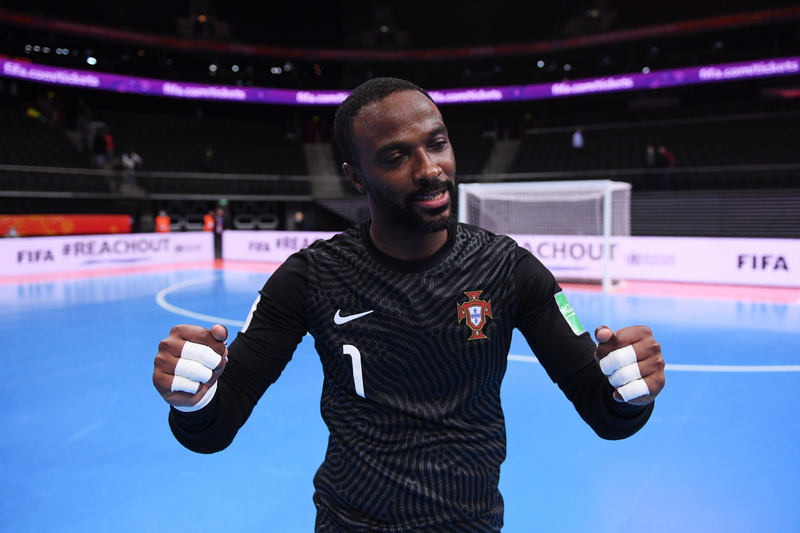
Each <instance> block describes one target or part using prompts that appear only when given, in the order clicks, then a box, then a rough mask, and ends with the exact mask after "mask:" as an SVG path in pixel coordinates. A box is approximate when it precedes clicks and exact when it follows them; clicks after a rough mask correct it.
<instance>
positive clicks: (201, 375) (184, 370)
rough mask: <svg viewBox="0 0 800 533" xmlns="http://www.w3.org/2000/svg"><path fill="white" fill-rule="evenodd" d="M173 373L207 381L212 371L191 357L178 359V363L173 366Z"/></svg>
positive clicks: (193, 379) (194, 379) (203, 381)
mask: <svg viewBox="0 0 800 533" xmlns="http://www.w3.org/2000/svg"><path fill="white" fill-rule="evenodd" d="M175 375H176V376H183V377H185V378H188V379H190V380H192V381H200V382H202V383H208V380H209V379H211V376H212V375H213V372H212V371H211V369H210V368H206V367H205V366H203V365H201V364H200V363H198V362H197V361H192V360H191V359H178V364H177V365H176V366H175Z"/></svg>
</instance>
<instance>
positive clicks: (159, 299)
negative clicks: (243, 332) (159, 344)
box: [156, 274, 244, 328]
mask: <svg viewBox="0 0 800 533" xmlns="http://www.w3.org/2000/svg"><path fill="white" fill-rule="evenodd" d="M218 277H219V276H218V275H217V274H214V275H213V276H204V277H202V278H194V279H187V280H186V281H181V282H179V283H175V284H173V285H170V286H169V287H167V288H164V289H161V290H160V291H158V294H156V303H157V304H158V305H159V307H161V308H162V309H166V310H167V311H169V312H170V313H175V314H176V315H182V316H187V317H189V318H195V319H197V320H204V321H206V322H211V323H213V324H224V325H226V326H237V327H240V328H241V327H243V326H244V321H243V320H232V319H230V318H220V317H217V316H211V315H204V314H202V313H195V312H194V311H189V310H187V309H181V308H180V307H177V306H174V305H172V304H171V303H169V302H167V299H166V296H167V294H170V293H172V292H175V291H177V290H179V289H183V288H184V287H189V286H191V285H199V284H201V283H207V282H209V281H214V280H216V279H217V278H218Z"/></svg>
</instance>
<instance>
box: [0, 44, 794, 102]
mask: <svg viewBox="0 0 800 533" xmlns="http://www.w3.org/2000/svg"><path fill="white" fill-rule="evenodd" d="M797 74H800V56H796V57H784V58H776V59H764V60H758V61H743V62H739V63H725V64H719V65H707V66H704V67H687V68H679V69H670V70H659V71H651V72H648V73H646V74H645V73H643V72H639V73H632V74H622V75H617V76H606V77H600V78H587V79H578V80H572V81H562V82H557V83H538V84H534V85H514V86H506V87H484V88H480V89H441V90H431V91H429V92H430V95H431V98H433V100H434V101H435V102H436V103H437V104H439V105H442V104H466V103H480V102H513V101H524V100H540V99H547V98H560V97H564V96H578V95H585V94H602V93H611V92H618V91H631V90H642V89H662V88H665V87H675V86H680V85H695V84H700V83H711V82H722V81H735V80H746V79H755V78H768V77H772V76H789V75H797ZM0 75H2V76H5V77H7V78H16V79H20V80H27V81H33V82H39V83H47V84H52V85H65V86H70V87H84V88H88V89H100V90H105V91H115V92H120V93H133V94H144V95H151V96H166V97H172V98H183V99H190V100H218V101H230V102H249V103H257V104H284V105H339V104H340V103H342V101H343V100H344V99H345V98H346V97H347V95H348V94H349V93H348V92H347V91H294V90H287V89H269V88H263V87H238V86H225V85H208V84H200V83H182V82H175V81H164V80H156V79H151V78H138V77H133V76H121V75H118V74H107V73H103V72H95V71H89V70H73V69H64V68H57V67H51V66H46V65H37V64H34V63H29V62H24V61H17V60H11V59H0Z"/></svg>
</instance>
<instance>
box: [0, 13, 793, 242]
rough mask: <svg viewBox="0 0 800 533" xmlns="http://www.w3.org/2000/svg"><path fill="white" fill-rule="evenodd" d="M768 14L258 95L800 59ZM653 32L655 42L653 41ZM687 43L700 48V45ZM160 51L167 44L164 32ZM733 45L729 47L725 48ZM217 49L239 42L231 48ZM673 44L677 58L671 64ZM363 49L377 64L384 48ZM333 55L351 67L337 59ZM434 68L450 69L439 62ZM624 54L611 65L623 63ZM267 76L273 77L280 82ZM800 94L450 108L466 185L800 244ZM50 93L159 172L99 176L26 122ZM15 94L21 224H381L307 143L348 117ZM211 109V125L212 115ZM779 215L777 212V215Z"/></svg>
mask: <svg viewBox="0 0 800 533" xmlns="http://www.w3.org/2000/svg"><path fill="white" fill-rule="evenodd" d="M765 7H767V6H765ZM701 11H702V10H701ZM765 13H766V12H753V13H751V14H750V15H749V16H740V17H738V18H737V17H733V18H730V19H725V18H723V19H719V20H717V19H708V20H707V21H705V22H703V21H700V22H703V23H702V24H698V23H697V22H698V21H694V22H693V21H686V23H685V24H684V23H681V24H677V25H663V26H658V27H651V26H648V22H647V21H646V20H644V19H643V18H638V19H637V18H636V17H633V18H631V17H628V18H627V19H626V20H627V22H626V24H630V26H629V27H628V28H627V29H624V31H618V32H616V33H615V32H611V33H608V34H601V35H592V36H591V38H588V37H587V39H586V40H582V38H578V37H576V38H571V39H566V40H564V39H561V40H555V41H550V42H546V43H538V44H536V43H533V44H531V45H525V46H523V45H520V46H517V47H516V48H514V49H513V50H514V51H512V52H508V51H507V49H506V48H503V47H500V46H498V47H487V48H485V49H478V48H476V49H464V50H461V51H458V50H456V51H455V52H452V53H453V54H455V55H454V56H453V57H448V56H447V54H448V53H450V52H447V51H444V52H442V51H427V52H426V51H414V50H411V51H408V52H407V53H405V55H404V54H403V53H400V54H399V55H397V57H401V56H402V57H401V59H397V60H389V61H375V60H373V62H372V63H370V64H369V68H368V69H367V68H365V67H364V63H363V61H364V59H363V58H362V59H358V57H356V55H353V53H348V54H349V55H348V54H341V58H340V59H338V60H336V61H333V63H331V62H328V63H327V64H326V66H325V69H326V70H325V71H326V73H328V72H330V71H331V70H332V71H333V72H335V73H336V75H335V76H333V77H327V76H326V77H319V78H316V77H312V78H308V77H306V78H304V77H303V75H300V74H298V72H301V71H303V69H304V68H305V69H306V70H310V69H311V66H312V65H313V64H316V63H314V62H315V61H317V60H315V59H314V58H313V57H311V56H310V55H309V56H308V58H307V59H298V60H296V61H295V66H294V68H293V70H292V76H293V77H288V78H277V77H272V78H263V77H262V78H260V80H261V81H260V82H259V81H258V80H259V79H258V78H257V77H254V79H256V83H269V80H276V82H275V83H279V84H280V86H284V87H295V88H299V87H304V88H306V87H317V88H320V87H321V88H341V87H343V86H345V87H352V86H354V85H357V84H358V83H360V82H361V81H364V80H365V79H366V78H368V77H370V76H375V75H400V76H404V77H408V78H410V79H413V80H415V81H418V82H419V83H421V84H422V85H423V86H425V87H426V88H428V89H430V88H435V87H438V86H444V87H448V86H466V87H481V86H485V85H490V84H493V83H494V84H499V83H509V84H513V83H527V82H534V81H537V82H538V81H547V80H554V81H558V80H559V79H560V78H561V77H563V76H564V75H565V74H564V72H562V69H561V65H562V64H563V63H564V62H565V61H571V62H572V63H573V64H574V65H575V70H578V69H580V68H585V69H586V72H587V73H588V74H581V75H606V74H608V73H615V72H616V73H624V72H630V71H631V70H632V69H636V68H641V67H640V66H637V65H641V64H644V63H643V62H645V61H646V62H647V64H651V65H653V66H654V68H658V67H659V66H661V67H673V66H684V65H686V64H692V63H693V62H694V64H697V63H699V64H703V63H713V62H714V61H716V62H719V61H723V60H736V59H741V58H743V57H749V56H746V55H744V56H743V55H742V54H743V53H745V52H743V50H747V52H746V53H748V54H770V53H773V54H776V55H780V54H783V55H790V54H793V53H796V52H797V53H800V52H798V50H797V42H796V41H797V40H796V39H794V37H793V35H794V33H793V31H794V30H793V28H794V26H793V21H795V20H796V18H797V17H798V16H799V15H798V13H800V11H798V10H796V9H795V10H792V9H782V10H781V9H775V10H772V11H769V13H768V14H767V15H765ZM705 14H706V13H704V12H703V13H701V12H698V15H705ZM0 18H2V17H0ZM8 20H10V19H7V18H6V19H2V20H0V30H2V31H3V32H5V33H6V34H8V35H9V36H17V37H19V38H18V39H16V40H15V39H12V38H10V37H9V39H7V41H8V42H9V43H12V42H16V43H17V45H18V47H21V46H22V44H20V43H21V42H22V41H21V40H20V39H22V37H20V36H21V35H25V38H26V39H28V38H31V39H36V38H38V37H37V35H38V36H41V37H42V38H43V39H44V38H48V39H53V38H54V37H53V34H52V33H50V31H49V30H48V29H47V27H48V26H47V25H46V24H40V23H39V22H41V21H39V22H37V19H32V22H31V23H30V24H31V25H30V26H28V27H26V28H23V30H15V29H13V28H12V25H13V24H17V23H18V22H14V23H13V24H12V25H6V26H4V25H3V24H7V23H8ZM15 20H18V19H15ZM637 25H638V26H637ZM67 26H68V25H62V26H61V27H62V28H65V27H67ZM37 28H38V29H37ZM698 28H699V29H698ZM90 29H91V28H90ZM59 31H66V32H67V33H69V31H68V30H63V29H62V30H59ZM15 32H16V33H15ZM20 32H27V33H20ZM647 32H652V37H649V36H647ZM89 33H90V34H87V35H77V34H72V35H71V36H70V39H71V40H72V42H73V43H77V44H75V45H74V46H81V47H85V46H89V45H91V46H93V47H95V48H97V49H101V50H100V51H101V52H102V53H105V54H106V55H107V56H109V57H111V56H115V57H116V58H117V59H116V63H113V62H112V63H113V65H114V66H113V67H111V68H112V69H116V70H118V71H122V72H126V73H131V74H135V75H148V74H149V75H151V76H154V77H159V76H160V77H164V76H167V75H169V73H170V72H171V71H170V69H169V68H167V65H168V64H171V63H166V61H167V59H166V58H167V57H168V55H169V57H175V58H177V59H176V64H177V63H179V62H181V64H182V65H183V66H182V67H181V69H182V70H177V71H175V72H176V73H179V74H176V75H179V78H181V79H185V78H186V77H187V76H190V75H191V68H190V67H191V64H200V63H203V64H206V63H207V62H208V61H207V57H209V56H208V52H206V51H205V50H207V49H208V47H209V46H210V44H209V43H208V42H205V41H186V40H184V41H181V42H180V43H179V46H178V45H174V43H173V44H170V43H172V41H170V40H169V39H167V40H166V41H164V42H165V43H166V44H164V45H163V46H162V47H161V48H159V46H155V50H151V49H150V48H148V49H147V56H146V59H148V61H149V63H148V62H147V61H142V62H138V63H137V62H135V61H133V60H125V61H127V63H125V61H123V63H124V64H123V63H120V61H119V59H118V58H119V57H123V58H124V57H127V55H128V54H129V52H130V50H128V48H130V46H128V45H127V44H121V43H120V42H119V41H117V40H115V39H109V38H107V37H103V35H108V33H105V34H104V33H103V32H102V31H99V30H98V31H97V32H95V34H94V35H91V32H89ZM687 34H692V35H694V37H692V39H687V38H686V35H687ZM604 35H605V36H604ZM770 35H774V36H775V38H774V39H773V40H772V41H771V44H770V46H771V48H770V47H767V46H766V45H764V46H761V45H758V46H755V45H752V43H753V41H754V40H756V41H759V42H761V41H764V42H766V40H765V39H766V38H767V36H770ZM124 39H127V40H128V42H129V44H130V42H132V43H133V44H137V43H136V39H137V37H136V34H135V32H128V33H126V34H125V37H124ZM147 39H149V41H148V42H151V43H152V42H153V40H152V38H151V37H147ZM722 39H724V40H725V42H726V45H725V46H724V47H723V46H721V45H720V46H718V44H717V43H719V42H721V40H722ZM590 41H591V42H590ZM144 43H145V40H144V37H143V40H142V43H141V44H138V46H143V47H144V46H145V44H144ZM587 43H588V44H587ZM592 43H593V44H592ZM211 45H213V46H216V47H217V48H219V49H222V48H220V47H223V45H221V44H220V43H211ZM539 45H542V46H539ZM7 46H8V47H9V48H8V49H7V50H5V52H7V55H9V56H13V54H20V51H19V50H16V49H13V46H12V45H7ZM126 46H127V48H126ZM170 46H172V49H170ZM709 46H710V49H707V48H703V47H709ZM659 47H661V48H662V49H664V50H669V52H668V53H660V54H659V53H658V52H657V51H658V48H659ZM176 48H177V50H176ZM223 48H224V47H223ZM254 50H260V49H257V48H256V49H254ZM531 50H538V51H536V52H531ZM543 50H544V52H542V51H543ZM654 50H656V51H655V52H654ZM296 51H297V50H295V52H296ZM301 52H302V53H303V54H308V53H309V52H308V51H307V50H306V51H301ZM363 52H364V53H365V54H367V55H368V54H369V53H370V52H371V51H370V50H364V51H363ZM378 52H380V51H379V50H378ZM462 52H463V54H462V55H461V56H459V55H458V54H461V53H462ZM0 53H3V52H2V51H0ZM227 53H229V54H231V59H230V60H223V59H224V53H222V54H221V55H218V56H216V59H215V61H216V62H217V63H220V65H223V64H225V63H226V61H227V63H231V62H233V61H237V62H243V61H245V60H247V61H249V60H250V59H247V58H245V57H243V56H241V55H239V56H237V55H236V54H238V53H239V52H236V53H234V52H227ZM259 53H260V52H259ZM265 53H266V52H265ZM325 53H326V54H328V55H329V56H335V51H334V52H331V51H325ZM470 54H473V55H474V56H475V59H472V58H470V57H469V55H470ZM245 55H246V54H245ZM255 55H258V54H257V53H256V54H255ZM429 56H430V57H434V56H436V57H438V59H436V60H427V59H425V58H426V57H429ZM439 56H441V57H439ZM29 57H33V56H29ZM351 57H355V58H356V59H352V60H351V59H349V58H351ZM365 57H366V56H365ZM539 57H542V58H544V59H545V60H546V61H544V63H546V66H545V68H539V66H538V65H537V60H538V59H539ZM608 57H610V58H611V59H609V60H608V61H606V59H607V58H608ZM758 57H761V56H758ZM34 59H35V60H36V61H43V62H49V64H55V62H57V61H58V60H57V59H55V57H54V56H53V55H50V56H47V57H45V56H41V55H40V56H37V57H36V58H34ZM78 59H81V58H78ZM134 59H135V53H134ZM70 60H72V57H70ZM256 60H258V61H262V62H263V65H262V66H266V65H268V64H270V63H269V61H271V59H270V58H269V57H266V56H265V57H262V58H256V59H253V61H256ZM169 61H170V62H171V61H172V60H171V59H170V60H169ZM101 64H104V63H103V58H102V57H101ZM331 64H332V65H333V66H332V67H329V65H331ZM187 65H188V66H187ZM84 67H85V64H84ZM551 67H552V68H551ZM75 68H80V67H75ZM259 68H260V67H259ZM259 68H257V69H256V71H257V72H259V73H260V72H266V71H265V70H264V69H263V68H260V70H259ZM237 70H238V69H237ZM315 70H316V69H315ZM563 70H566V69H563ZM244 71H245V69H242V73H243V72H244ZM582 72H583V71H582ZM216 74H218V75H217V76H216V77H208V76H209V73H208V72H207V73H206V74H205V75H203V76H198V77H197V78H196V79H193V80H191V81H197V82H205V83H211V82H214V83H222V84H231V85H232V84H235V83H239V84H240V85H241V83H242V82H243V79H244V78H239V79H238V80H237V78H236V77H235V76H234V74H233V72H232V71H231V70H230V69H228V68H226V67H224V66H220V69H219V71H218V72H216ZM576 75H577V74H576ZM253 76H256V75H255V74H254V75H253ZM795 82H796V76H794V77H789V78H783V79H777V81H775V80H772V81H768V82H763V83H761V82H758V83H757V82H731V83H727V84H716V85H714V86H713V87H711V86H709V87H705V88H692V87H682V88H676V89H664V90H659V91H647V92H641V91H639V92H633V93H628V94H615V95H611V94H608V95H595V96H576V97H569V98H562V99H558V100H546V101H536V102H527V103H525V102H522V103H514V104H488V103H484V104H463V105H452V106H449V105H448V106H442V111H443V113H444V116H445V120H446V122H447V124H448V127H449V130H450V135H451V139H452V142H453V145H454V146H455V148H456V153H457V158H458V172H459V177H460V179H462V180H463V181H465V182H470V181H497V180H501V181H508V180H517V181H519V180H528V181H543V180H572V179H603V178H610V179H614V180H621V181H628V182H630V183H631V184H632V185H633V199H632V216H633V229H632V231H633V234H634V235H703V236H709V235H717V236H766V235H775V236H794V235H797V234H800V222H799V221H797V216H796V215H795V213H798V212H800V209H798V207H799V206H800V200H798V190H800V187H798V184H799V183H800V160H798V155H797V154H798V152H797V150H796V149H795V148H794V144H795V143H796V141H795V139H796V138H797V133H799V132H798V126H797V124H798V120H797V118H798V117H800V106H798V105H797V103H796V102H797V101H796V100H788V99H787V100H783V99H781V100H767V99H765V98H762V95H763V91H764V90H765V89H770V88H774V87H781V86H789V87H790V86H791V85H792V83H795ZM248 83H249V82H248ZM443 84H449V85H443ZM5 87H6V89H7V88H8V83H7V82H6V85H5ZM50 89H55V90H56V92H57V93H58V94H59V96H61V97H63V98H64V99H65V100H67V101H68V104H69V105H67V120H66V126H67V130H71V129H74V118H71V117H70V116H71V115H73V116H74V112H73V111H74V102H75V101H77V100H78V99H86V100H87V101H88V102H90V103H91V105H92V108H93V110H94V113H95V116H94V119H95V121H96V122H97V123H102V124H103V125H105V126H106V127H108V128H109V129H110V131H111V132H112V134H113V136H114V139H115V143H116V145H117V153H118V154H119V153H121V152H122V150H125V149H129V148H130V149H133V150H135V151H136V152H137V153H139V154H140V155H141V156H142V158H143V159H144V161H145V163H144V167H143V168H142V169H141V170H138V171H137V172H136V188H135V189H133V188H128V189H127V190H121V189H120V187H119V183H120V182H121V180H122V179H123V174H122V172H121V171H120V170H118V169H115V168H112V169H98V168H93V166H92V164H91V160H90V158H89V157H88V155H87V154H84V153H82V152H81V151H80V150H79V149H78V148H77V147H76V146H75V144H74V143H73V142H70V139H69V138H68V135H67V134H66V133H69V131H67V132H65V131H63V130H62V129H61V128H60V126H59V125H53V126H48V125H46V124H43V123H41V122H39V121H37V120H33V119H31V118H29V117H27V116H25V110H26V108H27V107H28V106H31V105H33V104H34V103H35V100H36V99H37V98H40V97H41V95H42V94H43V93H44V92H45V91H47V90H50ZM2 96H3V98H2V99H0V102H2V105H0V118H2V126H0V189H2V190H0V210H2V211H3V212H8V213H17V212H31V213H32V212H39V211H41V210H49V211H51V212H52V211H54V210H55V211H59V210H62V209H66V207H62V206H67V205H69V206H70V209H74V208H75V207H72V206H79V208H80V209H81V210H83V211H84V212H115V213H130V214H132V216H133V217H134V219H136V220H137V221H139V223H136V224H135V225H134V229H135V230H137V231H149V230H150V229H151V226H150V225H149V224H148V223H146V222H144V221H146V220H148V219H149V218H151V217H152V215H153V213H155V212H157V211H158V210H160V209H167V210H168V211H174V212H177V213H178V214H184V215H190V214H191V215H197V214H201V213H204V212H206V211H207V210H208V209H211V208H214V207H216V205H217V202H218V200H219V199H220V198H225V199H227V200H228V201H229V202H230V203H229V204H228V207H227V209H229V211H230V214H231V215H232V216H234V215H237V214H258V213H260V212H262V211H265V210H266V211H269V212H270V213H279V214H280V217H279V218H280V220H281V226H280V227H282V228H284V227H287V228H288V227H291V222H290V219H291V215H292V214H293V213H294V211H295V210H304V211H306V213H310V216H309V217H308V218H307V220H309V222H310V223H312V225H316V226H317V227H320V228H322V227H324V228H326V229H343V228H344V227H347V225H348V224H350V223H352V222H355V221H357V220H358V219H359V218H362V217H363V216H364V213H365V211H364V208H365V205H366V204H365V201H364V198H363V197H362V196H359V195H357V194H356V192H355V191H354V189H353V188H352V186H350V185H349V184H348V183H347V182H346V180H344V179H342V178H341V177H336V176H335V174H337V173H339V172H340V171H339V169H338V167H339V166H340V164H341V162H342V161H341V156H340V155H339V153H338V148H337V147H336V146H334V145H332V146H331V147H330V150H329V151H330V152H331V153H332V162H331V164H329V165H328V166H329V167H330V168H329V169H328V170H329V172H326V173H325V174H326V175H324V176H323V175H309V168H311V166H310V165H309V162H308V161H307V159H306V157H307V155H306V154H305V153H304V149H303V141H306V142H309V141H311V142H314V140H313V139H308V138H304V137H306V136H305V135H304V133H303V131H304V130H303V124H305V123H307V122H308V121H310V120H311V119H312V117H313V118H314V120H320V122H319V123H320V124H325V125H327V126H328V127H329V126H330V125H331V124H332V122H333V111H334V108H332V107H314V106H311V107H307V108H302V109H300V108H292V109H288V108H286V107H282V106H257V105H253V104H234V103H220V102H215V103H205V102H204V103H193V102H185V101H184V102H178V101H175V100H166V99H163V98H152V97H134V96H132V95H123V94H113V93H107V94H106V93H104V94H101V93H100V92H99V91H90V90H81V89H66V88H61V87H50V86H47V85H44V84H33V83H30V82H20V83H19V93H18V94H17V95H16V96H15V97H14V98H9V97H8V91H7V90H6V92H5V93H4V94H3V95H2ZM642 101H644V102H645V105H644V106H642V105H641V103H642ZM648 101H649V102H650V103H649V104H648V103H647V102H648ZM659 101H661V103H658V102H659ZM653 102H656V103H655V105H653ZM198 109H202V110H203V111H204V112H203V113H202V114H198V112H197V110H198ZM578 126H581V127H583V129H584V137H585V140H586V146H585V148H584V149H583V150H581V151H580V152H577V151H575V150H573V149H572V148H571V145H570V137H571V135H572V133H573V132H574V130H575V128H576V127H578ZM323 133H324V135H322V136H321V139H322V142H323V144H325V143H327V144H326V150H327V145H329V144H330V143H331V139H332V135H331V134H330V132H329V131H323ZM72 137H73V139H74V135H73V136H72ZM319 139H320V138H319V137H318V139H317V140H319ZM502 142H507V143H509V144H511V145H513V146H517V145H518V147H517V148H516V154H515V155H514V157H513V158H511V160H510V161H509V164H508V165H507V166H506V168H505V170H504V171H497V170H495V171H494V173H492V174H486V170H487V163H488V162H489V161H490V160H492V158H493V155H494V154H495V153H496V151H497V147H498V145H499V143H502ZM334 144H335V143H334ZM648 144H652V145H654V146H655V147H658V146H662V145H663V146H666V147H667V148H668V149H669V150H670V151H671V152H672V153H673V154H674V155H675V157H676V159H677V166H676V167H674V168H672V169H671V170H670V180H671V187H670V190H658V186H657V180H658V179H659V177H660V174H661V173H662V172H663V171H662V170H660V169H653V170H647V169H645V168H644V163H643V160H644V149H645V146H647V145H648ZM209 147H210V148H211V149H212V150H213V160H212V162H211V165H206V164H204V155H203V154H204V152H205V151H206V149H207V148H209ZM314 168H318V166H317V167H314ZM765 212H769V213H771V214H773V215H774V216H770V217H767V216H764V213H765ZM677 213H680V214H681V216H677V215H676V214H677ZM734 215H735V216H734Z"/></svg>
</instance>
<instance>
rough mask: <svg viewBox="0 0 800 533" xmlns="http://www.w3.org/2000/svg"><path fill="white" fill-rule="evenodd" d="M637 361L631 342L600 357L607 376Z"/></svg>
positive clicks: (601, 368)
mask: <svg viewBox="0 0 800 533" xmlns="http://www.w3.org/2000/svg"><path fill="white" fill-rule="evenodd" d="M187 344H188V343H187ZM635 362H636V350H634V349H633V346H631V345H630V344H629V345H627V346H623V347H622V348H618V349H616V350H614V351H613V352H609V353H608V355H607V356H605V357H603V358H602V359H600V370H602V371H603V374H605V375H606V376H610V375H611V374H613V373H614V372H616V370H617V369H618V368H622V367H623V366H625V365H629V364H631V363H635Z"/></svg>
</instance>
